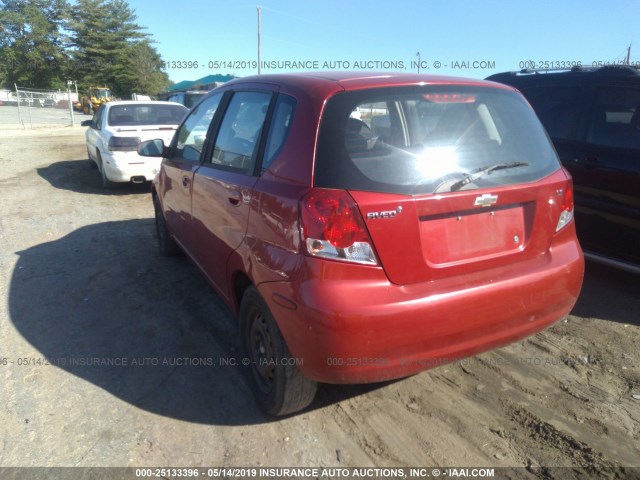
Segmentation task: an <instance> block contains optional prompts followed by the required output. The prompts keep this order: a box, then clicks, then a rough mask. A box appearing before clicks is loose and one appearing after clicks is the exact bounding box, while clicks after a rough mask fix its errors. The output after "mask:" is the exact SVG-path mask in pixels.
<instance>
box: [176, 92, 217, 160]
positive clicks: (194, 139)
mask: <svg viewBox="0 0 640 480" xmlns="http://www.w3.org/2000/svg"><path fill="white" fill-rule="evenodd" d="M221 99H222V93H218V94H216V95H214V96H212V97H210V98H208V99H207V100H206V101H204V102H202V103H201V104H200V105H199V106H198V108H196V109H194V110H192V111H191V113H190V114H189V116H188V117H187V119H186V120H185V122H184V123H183V124H182V125H181V126H180V128H178V131H177V132H176V135H175V138H174V141H173V142H174V148H173V150H172V152H171V158H174V159H181V160H186V161H188V162H199V161H200V152H201V151H202V148H203V147H204V143H205V141H206V139H207V131H208V130H209V125H210V124H211V121H212V120H213V116H214V115H215V113H216V110H217V109H218V105H220V100H221Z"/></svg>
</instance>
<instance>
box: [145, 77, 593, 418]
mask: <svg viewBox="0 0 640 480" xmlns="http://www.w3.org/2000/svg"><path fill="white" fill-rule="evenodd" d="M165 145H167V144H166V142H162V141H160V140H154V141H148V142H144V143H142V144H141V145H140V147H139V151H140V152H144V154H145V155H156V156H160V155H162V156H164V160H163V163H162V167H161V170H160V173H159V174H158V176H157V177H156V178H155V180H154V182H153V186H152V195H153V203H154V207H155V215H156V227H157V232H158V239H159V245H160V250H161V252H162V253H163V254H165V255H169V254H173V253H176V252H177V251H178V249H182V250H183V251H184V252H186V254H187V255H188V256H189V257H190V258H191V259H192V260H193V261H194V262H195V264H196V265H197V266H198V267H199V269H200V270H201V271H202V272H203V273H204V275H205V276H206V278H207V279H208V281H209V282H210V284H211V285H212V286H213V287H214V288H215V289H216V291H217V292H218V293H219V295H220V296H221V298H223V299H224V300H225V301H226V302H227V303H228V305H229V306H230V308H231V309H232V310H233V311H234V312H235V313H236V314H237V315H238V317H239V327H240V330H241V334H242V342H243V348H244V352H245V355H246V358H247V359H249V361H248V363H249V366H248V368H247V374H248V378H249V381H250V384H251V386H252V389H253V391H254V393H255V394H256V397H257V398H258V400H259V402H260V403H261V405H262V406H263V407H264V409H265V410H266V411H267V412H269V413H270V414H273V415H283V414H288V413H292V412H295V411H297V410H299V409H301V408H304V407H306V406H307V405H308V404H309V403H310V402H311V401H312V399H313V397H314V395H315V391H316V382H328V383H365V382H377V381H383V380H389V379H394V378H399V377H404V376H408V375H412V374H414V373H416V372H419V371H421V370H425V369H427V368H431V367H435V366H438V365H443V364H447V363H450V362H453V361H455V360H456V359H459V358H462V357H466V356H469V355H475V354H476V353H479V352H482V351H485V350H488V349H492V348H496V347H499V346H502V345H505V344H507V343H510V342H513V341H515V340H518V339H521V338H523V337H526V336H528V335H531V334H533V333H535V332H538V331H539V330H541V329H543V328H545V327H547V326H548V325H550V324H552V323H554V322H555V321H557V320H558V319H560V318H561V317H563V316H564V315H566V314H567V313H568V312H569V311H570V310H571V308H572V307H573V305H574V303H575V301H576V299H577V296H578V293H579V291H580V288H581V283H582V275H583V268H584V261H583V257H582V251H581V249H580V246H579V244H578V241H577V239H576V235H575V228H574V222H573V189H572V185H571V177H570V176H569V174H568V173H567V172H566V171H565V170H564V169H563V168H562V167H561V165H560V162H559V161H558V158H557V156H556V153H555V151H554V150H553V147H552V145H551V143H550V141H549V140H548V138H547V137H546V135H545V133H544V130H543V128H542V126H541V125H540V122H539V121H538V119H537V118H536V117H535V115H534V113H533V111H532V109H531V108H530V106H529V105H528V104H527V103H526V102H525V100H524V99H523V98H522V96H521V95H520V94H518V93H517V92H515V91H513V90H512V89H511V88H508V87H506V86H499V85H497V84H495V83H489V82H484V81H474V80H463V79H456V78H449V77H435V76H423V75H422V76H421V75H373V76H370V77H366V76H362V75H361V74H339V73H332V74H327V73H325V72H323V73H322V74H306V75H302V74H301V75H262V76H259V77H248V78H243V79H239V80H234V81H231V82H229V83H226V84H225V85H224V86H222V87H220V88H217V89H215V90H213V91H212V92H211V93H210V94H209V95H208V96H207V97H206V98H205V99H204V100H203V101H201V102H200V103H199V104H198V105H197V106H196V107H195V108H194V109H193V110H192V111H191V112H190V114H189V116H188V117H187V118H186V119H185V121H184V122H183V123H182V125H181V126H180V127H179V129H178V130H177V132H176V135H175V137H174V139H173V141H172V142H171V143H170V145H169V146H165Z"/></svg>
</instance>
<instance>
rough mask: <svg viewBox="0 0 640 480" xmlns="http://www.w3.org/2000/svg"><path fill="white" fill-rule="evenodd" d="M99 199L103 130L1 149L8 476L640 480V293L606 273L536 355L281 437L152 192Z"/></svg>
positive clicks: (13, 135) (402, 392)
mask: <svg viewBox="0 0 640 480" xmlns="http://www.w3.org/2000/svg"><path fill="white" fill-rule="evenodd" d="M3 108H4V107H3ZM7 108H8V107H7ZM0 109H1V108H0ZM0 117H1V115H0ZM87 118H88V117H87ZM99 184H100V181H99V175H98V173H97V170H95V169H93V168H91V167H90V165H89V162H88V160H87V159H86V149H85V145H84V129H83V128H79V127H76V128H71V127H61V128H53V129H52V128H49V129H37V130H8V129H4V130H0V195H1V196H2V206H3V207H2V215H1V216H0V247H1V248H0V295H1V296H2V297H3V298H4V299H6V301H4V302H2V303H1V304H0V424H1V425H2V428H1V429H0V446H1V448H0V466H3V467H7V466H124V467H126V466H162V467H171V466H174V467H178V466H181V467H187V466H340V467H350V466H358V467H365V466H441V467H446V466H449V467H464V466H476V467H480V466H486V467H500V466H517V467H538V466H543V467H551V466H565V467H569V466H570V467H583V468H586V469H591V470H594V471H602V469H606V468H607V467H629V466H635V467H640V313H639V312H640V295H639V290H640V282H638V277H637V276H634V275H631V274H627V273H624V272H619V271H615V270H610V269H608V268H604V267H601V266H597V265H594V264H590V263H589V264H587V273H586V278H585V284H584V289H583V293H582V296H581V298H580V301H579V303H578V305H577V306H576V308H575V309H574V311H573V312H572V315H570V316H569V317H568V318H567V319H565V320H563V321H560V322H559V323H558V324H556V325H555V326H553V327H552V328H550V329H548V330H546V331H544V332H542V333H540V334H538V335H536V336H534V337H532V338H530V339H528V340H525V341H523V342H519V343H517V344H514V345H511V346H509V347H506V348H503V349H501V350H498V351H494V352H490V353H487V354H484V355H481V356H478V357H474V358H471V359H468V360H465V361H463V362H459V363H456V364H452V365H447V366H443V367H440V368H437V369H434V370H431V371H428V372H424V373H422V374H419V375H415V376H413V377H411V378H408V379H404V380H401V381H396V382H389V383H385V384H376V385H367V386H347V387H337V386H328V385H326V386H321V388H320V392H319V395H318V398H317V399H316V401H315V402H314V403H313V404H312V406H311V407H310V408H309V409H308V410H307V411H305V412H303V413H301V414H298V415H295V416H292V417H290V418H285V419H280V420H272V419H270V418H268V417H266V416H264V415H263V414H261V413H260V411H259V410H258V407H257V405H256V404H255V402H254V401H253V398H252V396H251V392H250V390H249V388H248V386H247V385H246V384H245V381H244V378H243V376H242V374H241V371H240V369H239V368H238V367H234V366H230V365H229V363H233V362H234V361H237V360H239V354H238V353H237V352H238V345H239V340H238V337H237V334H236V330H235V321H234V319H233V317H232V316H231V314H230V313H229V311H228V310H227V309H226V307H225V306H224V305H223V304H222V303H221V301H220V300H219V299H218V298H217V297H216V295H215V294H214V293H213V291H212V290H211V289H210V288H209V287H208V285H207V284H206V283H205V281H204V280H203V279H202V278H201V276H200V275H199V273H198V272H197V271H196V269H195V268H194V267H193V266H192V265H191V264H190V263H189V262H188V261H187V260H186V259H185V258H184V257H177V258H170V259H166V258H162V257H160V256H159V255H158V254H157V253H156V248H155V247H156V245H155V239H154V236H153V228H154V227H153V208H152V205H151V201H150V196H149V193H148V186H147V185H135V186H134V185H125V186H122V187H120V188H117V189H115V190H113V191H108V192H107V191H103V190H101V189H100V187H99ZM104 359H111V362H116V361H119V362H120V364H118V365H102V364H101V363H100V362H101V360H104ZM117 359H120V360H117ZM225 364H226V365H225ZM522 472H523V477H526V476H530V477H531V478H535V476H536V475H537V476H540V477H543V478H553V476H554V473H553V472H546V473H545V474H544V475H546V476H544V475H543V471H540V470H536V469H532V472H533V473H530V472H528V471H525V470H523V471H522ZM627 473H629V472H627ZM635 473H637V472H635ZM562 478H568V477H566V476H565V477H562ZM620 478H631V477H620Z"/></svg>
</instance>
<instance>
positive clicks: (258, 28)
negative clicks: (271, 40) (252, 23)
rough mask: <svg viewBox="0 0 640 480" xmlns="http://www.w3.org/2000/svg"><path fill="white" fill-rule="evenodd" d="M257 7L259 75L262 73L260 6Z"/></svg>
mask: <svg viewBox="0 0 640 480" xmlns="http://www.w3.org/2000/svg"><path fill="white" fill-rule="evenodd" d="M256 8H257V9H258V75H260V6H259V5H258V6H257V7H256Z"/></svg>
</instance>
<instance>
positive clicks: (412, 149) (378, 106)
mask: <svg viewBox="0 0 640 480" xmlns="http://www.w3.org/2000/svg"><path fill="white" fill-rule="evenodd" d="M558 168H560V163H559V161H558V158H557V155H556V153H555V150H554V149H553V147H552V146H551V142H550V141H549V139H548V137H547V135H546V133H545V131H544V129H543V128H542V126H541V125H540V122H539V121H538V119H537V117H536V116H535V114H534V113H533V111H532V110H531V108H530V107H529V105H528V104H527V103H526V102H525V101H524V99H523V98H522V96H521V95H519V94H518V93H516V92H512V91H508V90H501V89H496V88H490V87H484V88H483V87H465V86H425V87H402V88H386V89H371V90H361V91H351V92H342V93H339V94H336V95H335V96H333V97H332V98H331V99H329V101H328V102H327V105H326V108H325V111H324V114H323V118H322V124H321V127H320V135H319V141H318V148H317V156H316V167H315V179H314V184H315V185H316V186H318V187H325V188H344V189H351V190H365V191H375V192H388V193H401V194H422V193H440V192H450V191H458V190H469V189H475V188H487V187H491V186H496V185H509V184H514V183H523V182H531V181H535V180H539V179H541V178H542V177H545V176H546V175H548V174H550V173H552V172H554V171H556V170H557V169H558Z"/></svg>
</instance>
